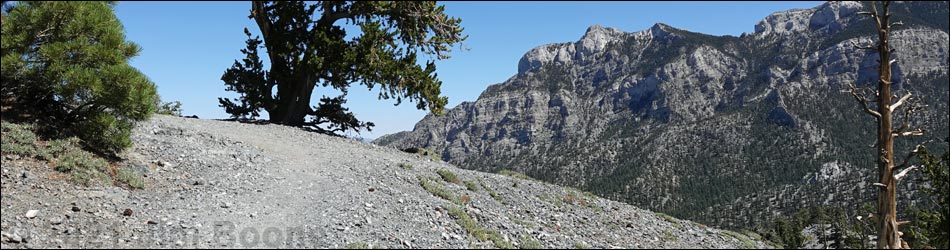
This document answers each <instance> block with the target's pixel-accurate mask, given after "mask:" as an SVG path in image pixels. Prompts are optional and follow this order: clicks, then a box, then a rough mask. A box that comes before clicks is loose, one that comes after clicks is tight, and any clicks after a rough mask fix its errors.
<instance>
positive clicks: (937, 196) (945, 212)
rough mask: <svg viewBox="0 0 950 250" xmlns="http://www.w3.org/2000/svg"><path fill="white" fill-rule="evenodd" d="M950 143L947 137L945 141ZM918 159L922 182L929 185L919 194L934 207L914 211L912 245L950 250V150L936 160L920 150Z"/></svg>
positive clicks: (929, 206)
mask: <svg viewBox="0 0 950 250" xmlns="http://www.w3.org/2000/svg"><path fill="white" fill-rule="evenodd" d="M946 142H948V143H950V138H947V139H946ZM920 151H921V152H920V153H919V154H918V157H919V158H920V160H921V161H922V162H923V171H924V180H925V181H926V183H928V184H929V185H928V186H927V187H926V188H924V189H922V191H923V192H924V193H925V194H927V196H929V198H930V201H932V203H935V204H926V205H925V206H928V207H927V208H925V209H919V210H917V211H914V212H913V214H914V217H915V220H914V224H913V225H911V230H910V232H911V235H912V236H913V237H914V240H915V242H914V244H913V246H914V247H916V248H935V249H947V248H948V247H950V221H948V220H947V218H950V149H948V150H947V151H944V153H943V155H942V156H940V157H937V156H936V155H933V154H931V153H930V152H929V151H927V149H921V150H920Z"/></svg>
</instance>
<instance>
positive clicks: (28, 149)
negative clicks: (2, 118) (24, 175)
mask: <svg viewBox="0 0 950 250" xmlns="http://www.w3.org/2000/svg"><path fill="white" fill-rule="evenodd" d="M2 132H3V137H2V139H0V142H2V146H3V147H2V149H0V151H2V152H3V154H15V155H21V156H32V155H34V154H36V145H34V143H35V142H36V134H34V133H33V126H30V125H20V124H13V123H8V122H3V123H2Z"/></svg>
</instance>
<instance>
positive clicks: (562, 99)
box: [375, 2, 950, 227]
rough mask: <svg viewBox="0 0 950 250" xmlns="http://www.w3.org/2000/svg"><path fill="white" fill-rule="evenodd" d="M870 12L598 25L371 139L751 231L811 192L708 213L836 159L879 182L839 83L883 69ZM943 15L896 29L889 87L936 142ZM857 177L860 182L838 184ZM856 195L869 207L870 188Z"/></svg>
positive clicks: (825, 7)
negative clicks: (631, 28) (914, 99)
mask: <svg viewBox="0 0 950 250" xmlns="http://www.w3.org/2000/svg"><path fill="white" fill-rule="evenodd" d="M931 5H937V6H946V5H947V2H938V3H917V2H905V3H895V5H894V6H893V8H894V9H895V15H899V14H902V15H904V16H910V15H911V14H918V15H917V16H928V15H929V16H937V17H939V16H940V14H941V13H945V12H946V8H944V9H934V8H933V6H931ZM863 7H864V4H861V3H855V2H828V3H825V4H822V5H819V6H816V7H814V8H810V9H798V10H789V11H781V12H776V13H773V14H772V15H769V16H767V17H765V18H763V19H762V20H761V21H760V22H759V23H757V24H756V25H755V28H756V29H755V30H756V32H753V33H751V34H744V35H742V36H740V37H734V36H713V35H706V34H701V33H695V32H690V31H685V30H679V29H676V28H674V27H670V26H668V25H665V24H662V23H657V24H655V25H654V26H652V27H650V28H648V29H646V30H642V31H638V32H614V31H617V30H616V29H613V30H611V29H609V28H604V27H600V26H596V25H595V26H591V27H590V28H588V32H586V33H585V35H584V36H582V38H581V39H580V40H578V41H575V42H568V43H552V44H546V45H541V46H538V47H536V48H534V49H531V50H529V51H528V52H526V53H525V55H524V56H523V57H522V59H521V60H520V61H519V67H518V68H519V70H518V73H517V74H515V75H514V76H512V77H511V78H509V79H508V80H506V81H505V82H502V83H498V84H493V85H490V86H489V87H487V88H486V90H485V91H484V92H483V93H482V94H481V95H480V96H479V98H478V100H476V101H474V102H464V103H462V104H460V105H458V106H457V107H455V108H453V109H451V110H448V111H447V112H446V114H445V116H441V117H436V116H432V115H428V116H426V117H425V118H423V119H422V120H421V121H420V122H419V123H417V124H416V126H415V127H414V129H413V131H408V132H401V133H399V134H396V135H392V136H383V137H380V139H378V140H377V141H375V142H376V143H378V144H381V145H392V146H395V147H399V148H408V147H425V148H429V149H431V150H433V151H435V152H437V153H440V154H441V156H442V159H443V160H446V161H449V162H452V163H455V164H457V165H459V166H462V167H464V168H468V169H476V170H480V171H486V172H497V171H500V170H504V169H512V170H516V171H520V172H525V173H526V174H528V175H530V176H533V177H535V178H539V179H542V180H546V181H551V182H553V183H558V184H563V185H568V186H573V187H578V188H582V189H584V190H588V191H592V192H595V193H597V194H600V195H603V196H606V197H610V198H613V199H618V200H623V201H627V202H631V203H633V204H637V205H641V206H645V207H648V208H651V209H656V210H658V211H661V212H669V213H671V214H674V215H677V216H684V217H687V218H692V219H699V220H701V221H702V219H703V218H705V220H706V221H704V222H710V223H716V224H722V225H723V226H727V227H728V226H736V225H741V224H748V223H744V222H743V223H739V222H737V220H738V219H743V220H752V221H753V222H755V223H753V224H767V223H766V222H767V221H768V220H769V218H771V217H773V216H774V215H773V214H774V213H775V211H776V210H777V211H779V214H783V213H790V212H792V211H794V210H795V209H799V208H801V207H803V206H806V205H808V204H821V202H817V203H816V201H815V200H817V198H812V197H804V195H806V194H807V193H808V192H804V191H802V192H798V193H799V195H798V196H797V197H796V199H793V200H792V201H789V202H791V203H795V204H785V205H775V207H768V205H766V208H760V209H761V210H762V211H759V212H755V213H757V214H758V215H756V216H751V217H755V218H739V217H740V216H732V215H727V216H718V215H717V217H729V218H723V219H719V218H712V217H710V216H707V215H708V214H709V213H712V212H715V211H710V209H709V208H711V207H728V208H732V207H734V206H733V204H734V203H735V202H739V201H737V200H736V199H741V198H742V197H750V196H755V194H757V193H759V192H773V191H763V190H758V188H760V187H766V188H765V189H769V190H771V188H774V189H776V191H774V192H777V193H782V192H784V191H780V190H777V189H787V190H790V189H797V188H798V187H807V188H808V189H809V190H811V189H822V188H820V187H810V186H808V185H807V184H804V182H802V179H803V178H805V177H806V176H808V175H810V174H812V173H816V172H818V171H820V169H821V168H822V166H824V165H826V164H827V163H829V162H835V161H841V162H842V163H841V164H840V165H841V166H844V167H845V168H847V170H845V171H851V172H855V173H861V174H859V175H856V176H871V175H872V174H871V173H870V172H869V170H868V169H867V168H863V167H859V166H864V165H868V164H870V162H871V161H872V159H871V157H870V155H871V152H870V151H866V150H865V151H861V150H863V149H864V148H866V146H867V145H869V144H870V142H868V141H869V140H870V138H872V137H871V136H870V135H869V134H867V133H868V132H867V131H870V128H871V124H870V121H869V120H868V119H866V117H861V116H859V115H857V114H856V113H858V112H857V111H858V109H857V104H856V103H854V101H853V100H852V99H851V98H850V96H848V95H846V94H843V93H841V91H842V90H843V89H844V86H846V83H850V82H857V84H858V85H859V86H867V85H868V84H870V82H871V80H872V79H873V78H874V76H875V75H876V72H875V70H874V58H875V56H874V55H873V54H871V53H869V52H866V51H859V50H856V49H854V48H853V47H852V46H851V42H852V41H853V42H868V41H871V34H872V33H870V32H866V33H865V32H863V31H864V29H866V27H867V24H865V23H866V21H867V19H864V18H863V17H861V16H859V15H857V14H856V11H858V10H860V9H861V8H863ZM921 12H925V13H931V12H936V14H933V13H931V14H920V13H921ZM942 18H943V19H946V17H942ZM896 19H897V20H900V19H901V16H896ZM940 20H941V19H940V18H929V19H928V18H924V19H920V18H916V17H915V18H912V19H911V20H909V21H908V22H906V23H907V25H905V26H904V27H903V28H899V29H897V30H895V31H894V32H893V34H892V39H893V40H892V43H893V44H894V47H895V48H896V49H898V52H897V54H896V56H897V57H898V58H899V59H900V60H899V61H898V64H897V65H896V66H895V69H894V72H895V79H894V81H895V83H896V84H895V85H896V88H898V90H899V91H911V90H912V91H916V92H920V93H922V94H923V93H930V94H929V95H916V96H923V97H927V99H924V100H923V101H924V103H925V104H928V105H930V106H931V108H932V109H931V110H929V111H928V113H926V115H925V117H923V118H921V119H920V121H919V122H920V123H921V124H923V125H924V126H928V127H927V129H928V131H932V132H933V134H932V136H933V137H935V138H942V137H945V136H946V134H947V133H948V132H947V130H948V129H947V128H946V124H947V123H946V120H947V118H946V116H945V115H943V116H941V115H940V114H946V113H947V111H946V110H947V101H946V99H947V94H945V93H947V91H948V90H947V89H948V87H947V84H946V82H947V81H945V80H943V79H946V75H947V62H948V61H950V60H948V55H947V51H948V49H947V47H948V45H947V30H946V25H943V24H940V23H939V22H940ZM588 34H591V35H588ZM603 34H611V36H604V35H603ZM601 44H603V47H600V46H599V45H601ZM585 45H586V47H585ZM581 48H584V49H583V50H582V49H581ZM757 138H768V140H760V139H757ZM912 142H913V141H911V142H905V144H908V143H912ZM704 145H710V146H712V147H706V146H704ZM902 146H904V147H902ZM906 146H907V145H904V144H901V145H898V148H906ZM756 162H758V163H759V164H760V165H754V164H755V163H756ZM737 179H741V180H745V181H747V182H748V183H743V182H739V183H735V180H737ZM859 179H860V180H859ZM855 181H864V180H863V179H861V178H860V177H852V178H850V179H848V180H842V181H841V182H840V183H841V185H844V183H854V182H855ZM907 185H911V186H912V183H908V184H907ZM836 188H838V187H836ZM909 188H910V189H911V190H913V187H909ZM634 190H636V191H634ZM822 190H824V189H822ZM858 193H860V194H857V195H856V196H858V197H862V198H861V199H858V200H864V199H865V198H866V197H868V195H869V194H868V193H870V192H868V191H867V190H864V191H860V192H858ZM822 200H824V199H822ZM835 202H837V201H836V200H834V199H832V200H831V203H833V204H837V203H835ZM844 203H847V204H844ZM842 204H844V205H846V206H857V204H854V202H852V201H848V202H843V203H842ZM696 210H702V211H705V212H701V213H700V212H695V211H696ZM770 213H772V214H770ZM736 214H743V212H737V213H736Z"/></svg>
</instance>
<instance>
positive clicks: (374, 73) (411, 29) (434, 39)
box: [218, 1, 465, 133]
mask: <svg viewBox="0 0 950 250" xmlns="http://www.w3.org/2000/svg"><path fill="white" fill-rule="evenodd" d="M443 11H444V6H438V5H436V3H435V2H407V1H394V2H369V1H323V2H316V3H315V4H307V3H305V2H303V1H282V2H269V1H262V2H258V1H255V2H252V4H251V15H250V16H249V18H252V19H254V20H255V21H256V23H257V25H258V28H259V29H260V33H261V36H260V37H251V33H250V32H249V31H248V30H247V29H246V28H245V29H244V33H245V34H246V35H247V36H248V40H247V46H246V48H244V49H242V50H241V52H242V53H244V54H245V58H244V59H243V60H241V61H240V62H239V61H235V63H234V65H233V66H232V67H231V68H229V69H228V70H227V71H225V73H224V75H223V76H222V77H221V80H223V81H224V83H225V85H226V87H227V88H226V90H228V91H235V92H238V93H239V94H240V95H241V96H240V97H239V98H237V99H227V98H219V99H218V101H219V102H220V106H221V107H223V108H224V109H225V111H226V112H228V113H229V114H231V115H232V116H233V117H235V118H256V117H258V116H260V114H261V111H262V110H264V111H267V114H268V115H269V121H270V122H272V123H278V124H284V125H289V126H305V127H310V128H313V129H316V130H319V131H322V132H326V133H339V132H346V131H349V130H356V131H359V130H360V129H363V128H365V129H371V127H372V126H373V124H372V123H370V122H363V121H360V120H358V119H357V118H356V117H355V116H354V115H353V113H352V112H349V111H348V109H347V108H345V107H344V106H343V104H345V103H346V99H345V97H346V94H347V91H348V89H349V87H350V85H351V84H353V83H359V84H362V85H365V86H366V87H367V88H369V89H373V88H374V87H379V88H380V93H379V98H380V99H390V98H395V99H396V105H398V104H400V103H401V102H402V100H403V99H404V98H405V99H408V100H411V101H415V102H417V104H416V108H418V109H426V108H428V109H429V110H431V112H433V113H435V114H441V113H442V110H443V109H444V107H445V104H446V103H447V102H448V99H447V98H446V97H443V96H440V94H441V90H440V87H441V85H442V82H441V81H440V80H439V79H438V78H437V75H436V74H435V63H434V60H435V59H447V58H448V55H447V53H448V52H451V47H452V46H453V45H454V44H456V43H460V42H462V41H463V40H464V39H465V37H462V36H461V32H462V28H461V27H460V26H459V23H460V22H461V20H460V19H458V18H451V17H448V16H447V15H446V14H445V13H443ZM315 13H316V14H315ZM344 22H345V23H348V24H350V27H359V30H358V31H359V33H358V34H359V35H357V36H355V37H353V38H350V39H347V38H346V36H347V34H348V33H354V31H352V30H347V29H344V27H342V26H340V25H341V23H344ZM261 45H263V48H265V49H266V53H267V54H266V57H267V59H268V61H269V62H270V68H269V69H264V66H263V58H262V56H261V55H260V54H259V52H258V48H259V47H262V46H261ZM419 53H422V54H427V55H430V56H432V55H434V56H435V57H436V58H435V59H430V60H427V61H426V63H425V65H424V66H421V65H418V64H417V63H416V61H417V56H418V54H419ZM317 86H322V87H330V88H334V89H336V90H339V91H341V92H342V93H343V94H342V95H340V96H336V97H327V96H323V97H322V98H320V102H319V104H318V105H315V106H311V105H312V104H311V96H312V93H313V91H314V88H315V87H317ZM307 117H310V119H309V120H306V118H307Z"/></svg>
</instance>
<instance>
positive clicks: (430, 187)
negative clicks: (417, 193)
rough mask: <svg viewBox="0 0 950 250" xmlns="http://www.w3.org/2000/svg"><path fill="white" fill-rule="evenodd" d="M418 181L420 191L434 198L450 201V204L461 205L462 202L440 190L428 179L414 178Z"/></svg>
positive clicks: (437, 185) (440, 188)
mask: <svg viewBox="0 0 950 250" xmlns="http://www.w3.org/2000/svg"><path fill="white" fill-rule="evenodd" d="M416 178H417V179H419V183H420V184H421V185H422V189H425V190H426V191H428V192H429V193H430V194H432V195H435V196H436V197H439V198H442V199H445V200H447V201H451V202H452V203H455V204H459V205H462V201H461V200H459V199H458V198H456V197H455V196H454V195H452V194H451V193H449V192H448V191H445V189H442V187H440V186H439V184H436V183H433V182H431V181H429V179H428V178H425V177H423V176H421V175H419V176H416Z"/></svg>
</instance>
